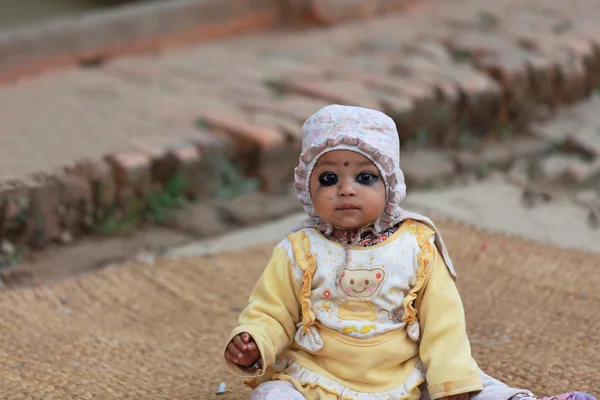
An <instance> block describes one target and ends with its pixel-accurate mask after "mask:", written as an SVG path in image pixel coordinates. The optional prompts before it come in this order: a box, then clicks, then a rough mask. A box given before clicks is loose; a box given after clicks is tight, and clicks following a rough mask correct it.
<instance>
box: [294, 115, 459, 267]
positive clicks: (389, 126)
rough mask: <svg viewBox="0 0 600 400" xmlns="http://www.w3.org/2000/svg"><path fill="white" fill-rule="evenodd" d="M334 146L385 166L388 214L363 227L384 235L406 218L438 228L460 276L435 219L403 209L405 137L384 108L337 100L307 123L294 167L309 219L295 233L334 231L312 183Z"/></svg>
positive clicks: (439, 242)
mask: <svg viewBox="0 0 600 400" xmlns="http://www.w3.org/2000/svg"><path fill="white" fill-rule="evenodd" d="M334 150H350V151H355V152H357V153H360V154H362V155H364V156H365V157H367V158H368V159H369V160H370V161H371V162H372V163H373V164H374V165H375V166H376V167H377V168H378V169H379V173H380V174H381V177H382V179H383V182H384V184H385V187H386V206H385V209H384V211H383V213H382V214H381V215H380V216H379V218H377V220H376V221H375V222H374V223H373V224H372V225H370V226H367V227H362V228H361V230H365V231H366V230H370V231H372V232H374V233H375V234H380V233H381V232H383V231H385V230H386V229H389V228H391V227H393V226H395V225H397V224H399V223H400V222H402V221H404V220H406V219H414V220H417V221H420V222H423V223H425V224H427V225H428V226H430V227H431V228H432V229H434V230H435V231H436V235H435V242H436V246H437V248H438V250H439V251H440V253H441V255H442V257H443V258H444V261H445V262H446V265H447V266H448V269H449V270H450V272H451V274H452V276H453V277H454V278H456V272H455V270H454V266H453V264H452V261H451V259H450V257H449V256H448V252H447V250H446V246H445V244H444V242H443V239H442V237H441V235H440V234H439V233H438V231H437V229H436V227H435V225H434V224H433V222H432V221H431V220H430V219H429V218H427V217H425V216H423V215H420V214H416V213H412V212H409V211H406V210H404V209H402V208H401V207H400V203H401V202H402V201H403V200H404V198H405V197H406V184H405V182H404V173H403V172H402V170H401V169H400V139H399V137H398V131H397V129H396V124H395V123H394V121H393V120H392V119H391V118H390V117H388V116H387V115H385V114H384V113H382V112H380V111H376V110H372V109H368V108H362V107H353V106H342V105H337V104H334V105H329V106H326V107H324V108H322V109H320V110H319V111H317V112H316V113H315V114H313V115H312V116H311V117H309V118H308V119H307V120H306V122H305V123H304V124H303V125H302V154H301V155H300V161H299V164H298V166H297V167H296V169H295V171H294V179H295V187H296V194H297V196H298V199H299V200H300V202H301V203H302V206H303V207H304V210H305V211H306V212H307V213H308V218H307V219H305V220H304V221H302V222H301V223H300V224H298V225H297V226H296V227H295V228H294V229H293V231H294V232H295V231H298V230H301V229H306V228H316V229H319V230H320V231H321V232H323V233H324V234H326V235H330V234H331V233H332V231H333V226H332V225H331V224H330V223H328V222H326V221H325V220H323V219H322V218H320V217H319V216H318V215H317V214H316V212H315V209H314V207H313V203H312V199H311V196H310V190H309V183H310V176H311V172H312V170H313V168H314V166H315V164H316V163H317V161H318V160H319V158H320V157H321V156H322V155H323V154H325V153H327V152H330V151H334Z"/></svg>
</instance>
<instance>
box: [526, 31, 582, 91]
mask: <svg viewBox="0 0 600 400" xmlns="http://www.w3.org/2000/svg"><path fill="white" fill-rule="evenodd" d="M526 46H527V48H529V49H531V50H532V51H534V52H536V53H537V54H539V55H541V56H542V57H545V58H547V59H548V60H550V61H551V62H552V63H553V64H554V66H555V68H557V70H558V73H559V78H558V79H557V81H556V82H558V83H559V85H560V86H559V87H558V90H557V91H558V93H559V96H560V100H561V101H565V102H572V101H575V100H578V99H580V98H581V97H583V96H584V95H585V93H586V92H587V88H586V87H587V81H588V77H587V73H586V69H585V65H584V56H585V54H581V53H577V52H574V51H573V50H572V49H571V48H569V47H567V46H565V45H564V44H561V43H560V42H558V41H557V40H554V39H549V38H547V37H546V36H542V35H540V36H536V37H535V38H529V39H528V43H527V44H526Z"/></svg>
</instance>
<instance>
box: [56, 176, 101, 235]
mask: <svg viewBox="0 0 600 400" xmlns="http://www.w3.org/2000/svg"><path fill="white" fill-rule="evenodd" d="M56 179H57V182H58V184H59V185H60V188H61V200H60V203H61V206H62V207H63V212H62V215H61V224H62V226H63V229H64V230H65V231H66V232H69V233H70V234H72V235H77V234H80V233H83V231H84V229H87V228H89V227H91V225H92V223H93V213H94V191H93V188H92V184H91V183H90V182H89V181H88V180H86V179H84V178H83V177H81V176H79V175H77V174H75V173H73V172H69V170H68V169H65V171H63V172H62V173H59V174H57V176H56Z"/></svg>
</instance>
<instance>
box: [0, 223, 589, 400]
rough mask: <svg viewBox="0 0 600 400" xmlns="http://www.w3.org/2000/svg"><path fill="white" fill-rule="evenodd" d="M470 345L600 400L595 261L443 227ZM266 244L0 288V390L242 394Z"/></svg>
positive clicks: (534, 383)
mask: <svg viewBox="0 0 600 400" xmlns="http://www.w3.org/2000/svg"><path fill="white" fill-rule="evenodd" d="M439 228H440V230H441V231H442V233H443V235H444V237H445V239H446V241H447V244H448V246H449V249H450V253H451V255H452V257H453V260H454V262H455V264H456V266H457V269H458V272H459V280H458V285H459V289H460V290H461V293H462V295H463V298H464V302H465V307H466V312H467V320H468V329H469V334H470V338H471V340H472V345H473V353H474V356H475V357H476V359H477V361H478V362H479V364H480V366H481V367H482V368H483V369H484V370H485V371H486V372H487V373H489V374H491V375H493V376H495V377H497V378H500V379H502V380H504V381H505V382H507V383H509V384H511V385H514V386H517V387H527V388H530V389H531V390H533V391H534V392H535V393H536V394H538V395H540V396H541V395H549V394H552V393H559V392H565V391H569V390H572V389H579V390H584V391H588V392H590V393H592V394H594V395H596V396H598V395H600V333H599V332H600V257H598V256H593V255H590V254H586V253H581V252H575V251H566V250H561V249H557V248H553V247H548V246H544V245H540V244H536V243H533V242H529V241H523V240H520V239H514V238H509V237H505V236H501V235H495V234H488V233H481V232H479V231H477V230H475V229H474V228H471V227H468V226H465V225H461V224H457V223H453V222H440V223H439ZM272 248H273V246H272V245H269V246H260V247H255V248H252V249H247V250H244V251H242V252H240V253H231V254H221V255H218V256H212V257H202V258H197V259H186V260H178V261H167V260H164V261H159V262H158V263H157V264H155V265H152V266H150V265H139V264H129V265H125V266H121V267H118V268H111V269H106V270H103V271H101V272H98V273H95V274H92V275H87V276H83V277H80V278H76V279H72V280H69V281H64V282H61V283H58V284H55V285H52V286H46V287H40V288H34V289H23V290H8V291H4V292H0V310H1V311H0V313H1V314H0V315H1V318H0V334H1V338H2V346H0V398H4V399H11V400H13V399H88V398H99V399H213V398H216V397H217V396H216V395H215V390H216V389H217V388H218V386H219V383H220V382H225V383H226V385H227V393H226V394H224V395H222V396H219V398H221V399H228V400H234V399H247V398H248V393H249V392H248V390H247V389H246V388H245V387H244V386H243V384H242V383H241V382H240V381H239V380H238V379H236V378H234V377H232V376H230V375H229V373H228V372H227V371H226V369H225V367H224V363H223V362H222V350H223V345H224V340H225V339H226V336H227V335H228V334H229V332H230V330H231V329H232V328H233V327H234V325H235V320H236V317H237V315H238V314H239V311H240V309H241V307H243V306H244V305H245V304H246V303H247V297H248V294H249V292H250V290H251V288H252V286H253V284H254V282H255V281H256V279H257V278H258V276H259V274H260V273H261V270H262V269H263V268H264V266H265V263H266V262H267V260H268V258H269V256H270V254H271V251H272Z"/></svg>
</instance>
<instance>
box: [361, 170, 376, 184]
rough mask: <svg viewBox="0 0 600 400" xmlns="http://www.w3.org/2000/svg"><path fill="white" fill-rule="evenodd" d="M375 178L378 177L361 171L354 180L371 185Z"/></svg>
mask: <svg viewBox="0 0 600 400" xmlns="http://www.w3.org/2000/svg"><path fill="white" fill-rule="evenodd" d="M377 179H379V178H377V177H376V176H375V175H373V174H372V173H370V172H361V173H360V174H358V176H357V177H356V182H358V183H360V184H363V185H372V184H373V183H375V182H377Z"/></svg>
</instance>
